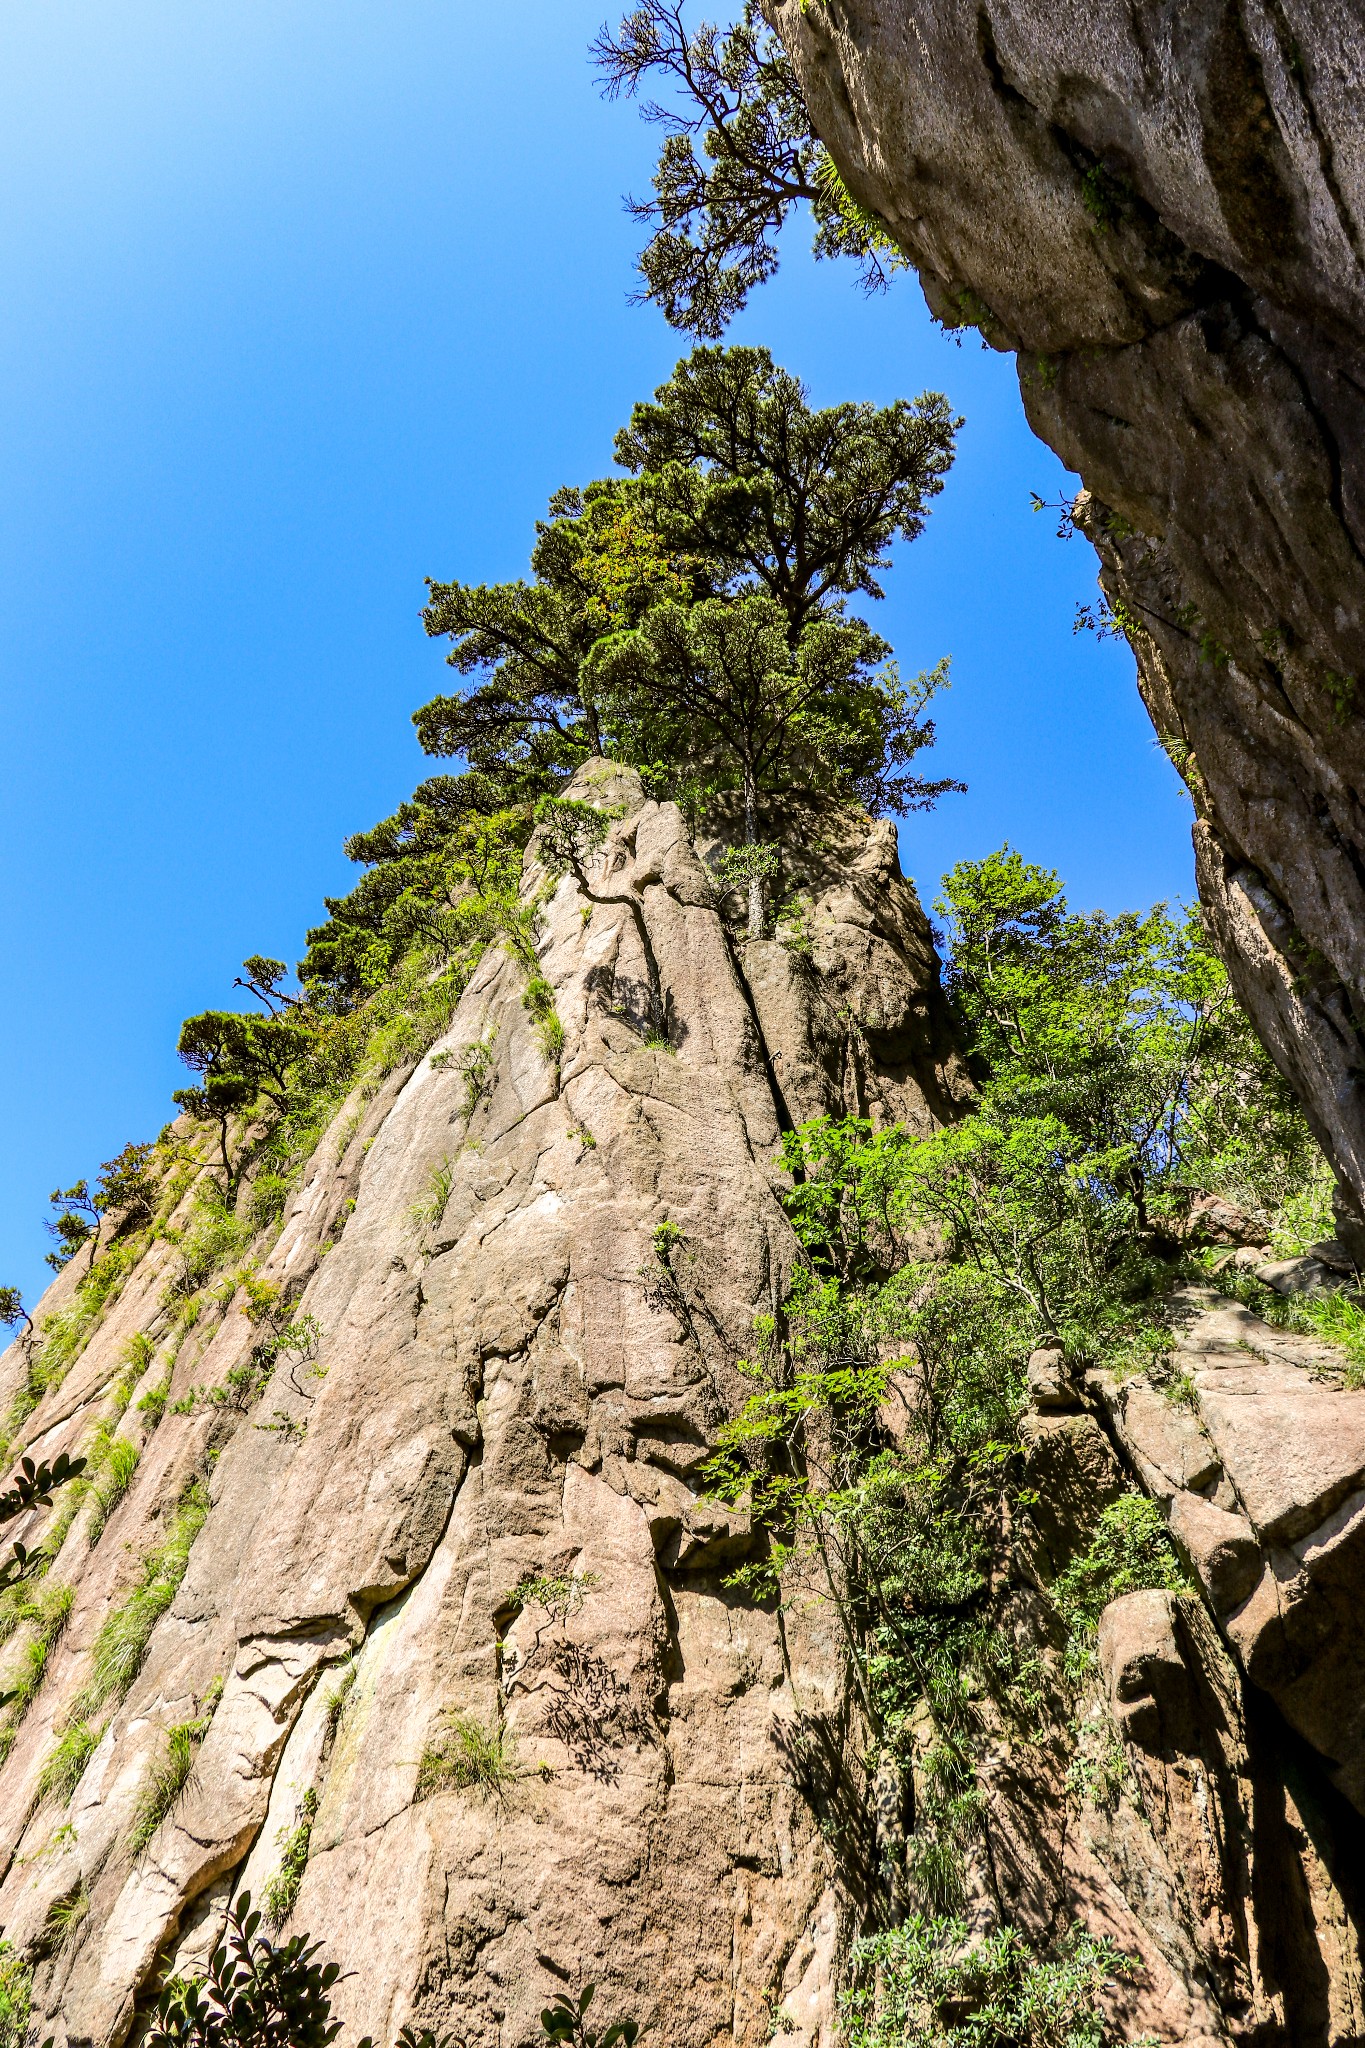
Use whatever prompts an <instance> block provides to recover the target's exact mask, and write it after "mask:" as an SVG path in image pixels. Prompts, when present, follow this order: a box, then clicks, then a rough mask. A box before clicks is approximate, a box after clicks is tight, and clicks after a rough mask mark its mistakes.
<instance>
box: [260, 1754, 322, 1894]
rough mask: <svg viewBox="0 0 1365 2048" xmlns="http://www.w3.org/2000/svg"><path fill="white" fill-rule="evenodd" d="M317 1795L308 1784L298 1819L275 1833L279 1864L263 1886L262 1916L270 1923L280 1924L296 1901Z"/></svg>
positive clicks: (304, 1867)
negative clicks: (293, 1823)
mask: <svg viewBox="0 0 1365 2048" xmlns="http://www.w3.org/2000/svg"><path fill="white" fill-rule="evenodd" d="M317 1810H318V1795H317V1793H316V1792H315V1791H314V1790H313V1788H312V1786H311V1785H310V1786H309V1788H308V1790H307V1791H306V1792H305V1793H304V1795H303V1798H302V1799H301V1800H300V1801H299V1814H298V1820H297V1821H296V1823H295V1825H294V1826H293V1827H292V1828H281V1829H280V1831H279V1833H278V1834H277V1835H276V1837H275V1845H276V1847H277V1848H278V1849H279V1851H280V1867H279V1869H278V1870H277V1871H276V1873H275V1875H274V1877H272V1878H271V1880H270V1882H269V1883H268V1884H267V1886H266V1888H265V1899H264V1905H265V1917H266V1921H267V1923H268V1925H269V1926H271V1927H283V1925H284V1923H285V1921H286V1920H287V1919H288V1918H289V1915H290V1914H291V1913H292V1912H293V1910H294V1908H295V1906H296V1905H297V1904H298V1897H299V1888H300V1886H301V1885H302V1883H303V1873H304V1871H305V1870H306V1869H307V1868H308V1843H309V1839H310V1837H311V1836H312V1833H313V1822H314V1820H315V1819H316V1818H317Z"/></svg>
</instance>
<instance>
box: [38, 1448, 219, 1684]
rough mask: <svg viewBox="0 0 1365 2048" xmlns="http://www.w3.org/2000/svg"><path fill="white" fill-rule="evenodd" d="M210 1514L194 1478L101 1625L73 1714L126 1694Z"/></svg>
mask: <svg viewBox="0 0 1365 2048" xmlns="http://www.w3.org/2000/svg"><path fill="white" fill-rule="evenodd" d="M208 1512H209V1497H208V1490H207V1488H206V1487H205V1486H204V1484H203V1482H202V1480H195V1481H193V1482H192V1484H191V1485H190V1486H189V1487H188V1488H187V1490H186V1492H185V1494H184V1495H183V1497H182V1498H181V1501H180V1503H179V1505H178V1507H177V1508H176V1509H175V1512H174V1514H173V1516H172V1518H171V1524H170V1527H169V1529H168V1530H167V1532H166V1535H165V1537H164V1538H163V1540H162V1541H161V1542H160V1543H159V1544H158V1545H157V1547H156V1549H155V1550H153V1551H152V1553H151V1555H150V1556H149V1557H148V1558H147V1559H146V1561H145V1563H144V1564H143V1567H142V1574H141V1578H140V1580H139V1583H138V1584H137V1585H136V1586H135V1587H134V1588H133V1590H132V1592H131V1593H129V1594H127V1595H126V1596H125V1598H124V1599H123V1600H122V1601H120V1603H119V1605H118V1606H117V1607H115V1608H113V1609H112V1610H111V1612H110V1613H109V1614H108V1615H106V1617H105V1619H104V1621H103V1623H102V1624H101V1626H100V1630H99V1633H98V1634H97V1636H96V1637H95V1641H94V1644H93V1645H92V1647H91V1651H90V1668H89V1675H88V1676H87V1678H86V1681H85V1684H84V1685H83V1686H82V1687H81V1689H80V1692H79V1693H78V1694H77V1696H76V1699H75V1701H74V1702H73V1705H72V1712H73V1714H75V1715H78V1716H81V1717H83V1718H86V1719H89V1718H91V1717H93V1716H94V1715H95V1714H97V1713H98V1712H99V1711H100V1709H101V1708H102V1707H103V1706H105V1705H106V1703H108V1702H111V1701H112V1702H114V1703H117V1702H118V1701H119V1700H121V1699H122V1698H123V1697H124V1695H125V1693H126V1692H127V1691H128V1688H129V1687H130V1686H131V1684H132V1682H133V1680H134V1679H135V1678H136V1677H137V1674H138V1672H139V1671H140V1670H141V1668H142V1660H143V1658H144V1657H145V1656H146V1654H147V1645H148V1643H149V1642H150V1641H151V1636H152V1630H153V1629H154V1628H155V1627H156V1624H157V1622H158V1621H159V1620H160V1619H161V1617H162V1615H163V1614H164V1613H165V1612H166V1609H167V1608H168V1607H169V1606H170V1604H171V1602H172V1600H174V1598H175V1595H176V1592H177V1589H178V1588H179V1585H180V1581H181V1580H182V1579H183V1578H184V1576H185V1569H186V1566H187V1565H188V1564H189V1561H190V1550H191V1547H192V1546H193V1543H194V1539H195V1537H196V1536H197V1535H198V1534H199V1531H200V1530H201V1529H202V1528H203V1526H204V1523H205V1522H206V1521H207V1520H208Z"/></svg>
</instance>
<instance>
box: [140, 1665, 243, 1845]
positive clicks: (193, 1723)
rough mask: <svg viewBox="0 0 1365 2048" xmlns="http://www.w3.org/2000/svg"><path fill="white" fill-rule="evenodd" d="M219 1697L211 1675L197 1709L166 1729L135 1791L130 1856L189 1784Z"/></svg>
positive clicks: (220, 1685) (219, 1687) (218, 1681)
mask: <svg viewBox="0 0 1365 2048" xmlns="http://www.w3.org/2000/svg"><path fill="white" fill-rule="evenodd" d="M222 1696H223V1681H222V1679H221V1678H215V1679H214V1681H213V1683H212V1685H210V1687H209V1689H208V1691H207V1692H206V1693H205V1694H204V1698H203V1700H202V1702H201V1704H200V1708H199V1712H198V1713H197V1714H196V1715H194V1716H193V1717H192V1718H191V1719H190V1720H188V1721H176V1722H174V1723H173V1724H172V1725H171V1726H170V1727H169V1728H168V1729H167V1730H166V1740H165V1745H164V1747H163V1749H162V1752H161V1754H160V1756H158V1757H156V1758H155V1759H154V1760H153V1762H152V1763H151V1764H150V1766H149V1767H148V1771H147V1775H146V1778H145V1779H144V1781H143V1784H142V1789H141V1791H140V1792H139V1794H138V1801H137V1806H136V1809H135V1811H134V1815H133V1824H132V1827H131V1828H130V1829H129V1832H128V1854H129V1855H130V1856H140V1855H141V1854H142V1851H143V1850H144V1849H145V1848H146V1847H147V1844H148V1843H149V1842H150V1841H151V1839H152V1836H153V1835H154V1834H155V1833H156V1831H157V1829H158V1828H159V1827H160V1826H161V1823H162V1821H163V1820H165V1818H166V1816H167V1814H168V1813H169V1812H170V1811H171V1809H172V1808H173V1807H174V1805H175V1803H176V1801H177V1800H178V1799H179V1797H180V1795H181V1793H182V1792H183V1791H184V1789H185V1787H186V1785H187V1784H188V1783H189V1781H190V1774H191V1773H192V1771H193V1770H194V1759H195V1755H196V1753H197V1751H198V1749H199V1745H200V1744H201V1743H202V1741H203V1740H204V1737H205V1736H206V1735H207V1734H208V1732H209V1729H210V1727H211V1726H212V1723H213V1716H214V1713H215V1711H216V1710H217V1706H218V1702H219V1700H220V1699H221V1698H222Z"/></svg>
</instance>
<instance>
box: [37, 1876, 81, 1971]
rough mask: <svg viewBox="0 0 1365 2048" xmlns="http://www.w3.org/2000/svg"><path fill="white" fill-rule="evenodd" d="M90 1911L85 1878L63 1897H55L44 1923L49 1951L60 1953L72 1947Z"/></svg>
mask: <svg viewBox="0 0 1365 2048" xmlns="http://www.w3.org/2000/svg"><path fill="white" fill-rule="evenodd" d="M89 1911H90V1894H89V1892H88V1891H87V1890H86V1887H85V1880H84V1878H82V1879H81V1881H80V1882H79V1883H78V1884H77V1885H76V1886H75V1887H74V1888H73V1889H72V1890H71V1891H69V1892H67V1893H66V1894H65V1895H64V1896H63V1897H62V1898H60V1899H54V1900H53V1902H52V1904H51V1905H50V1906H49V1907H48V1909H47V1919H46V1920H45V1922H44V1923H43V1939H44V1943H45V1945H46V1947H47V1949H48V1951H49V1953H51V1954H54V1955H60V1954H61V1953H62V1951H63V1950H64V1949H68V1948H70V1947H71V1945H72V1943H73V1942H74V1941H75V1939H76V1936H77V1935H78V1934H79V1933H80V1930H81V1927H82V1926H83V1925H84V1922H85V1916H86V1914H87V1913H88V1912H89Z"/></svg>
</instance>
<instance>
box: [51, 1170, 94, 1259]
mask: <svg viewBox="0 0 1365 2048" xmlns="http://www.w3.org/2000/svg"><path fill="white" fill-rule="evenodd" d="M48 1200H49V1202H50V1203H51V1204H52V1207H53V1208H54V1209H55V1210H56V1211H57V1215H56V1216H55V1217H54V1218H53V1220H52V1221H51V1222H50V1223H49V1224H48V1225H47V1226H46V1227H47V1232H48V1235H49V1236H50V1237H55V1238H56V1240H57V1244H56V1249H55V1250H54V1251H50V1252H49V1253H48V1254H47V1263H48V1265H49V1266H51V1267H53V1269H54V1270H55V1271H56V1272H60V1271H61V1269H62V1267H63V1266H69V1265H70V1263H71V1261H72V1260H73V1259H74V1258H75V1256H76V1254H77V1252H79V1251H83V1250H84V1249H85V1247H86V1245H89V1246H90V1248H91V1250H90V1258H91V1262H92V1264H93V1262H94V1258H95V1252H96V1250H97V1248H98V1244H99V1232H100V1214H101V1212H100V1205H99V1200H98V1197H97V1195H95V1194H92V1193H91V1190H90V1183H89V1181H87V1180H78V1181H75V1182H73V1184H72V1185H71V1186H70V1187H69V1188H54V1189H53V1190H52V1193H51V1194H50V1195H49V1196H48Z"/></svg>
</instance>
